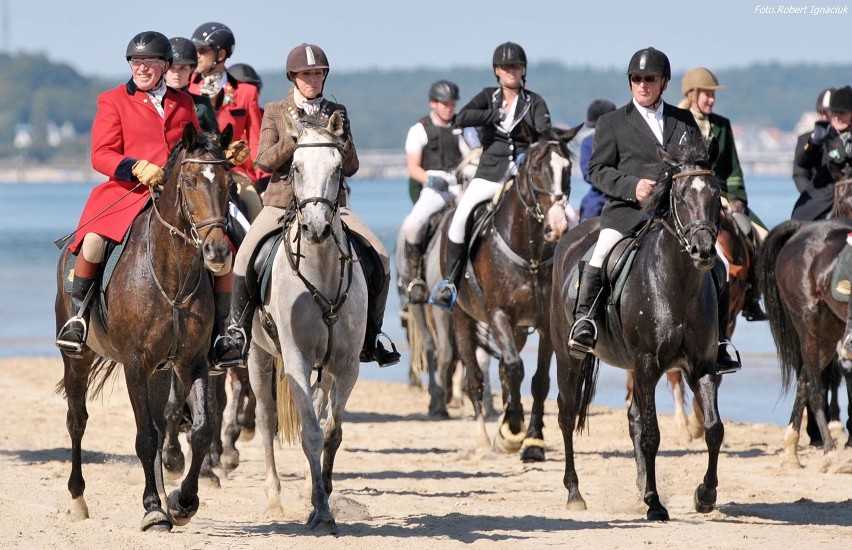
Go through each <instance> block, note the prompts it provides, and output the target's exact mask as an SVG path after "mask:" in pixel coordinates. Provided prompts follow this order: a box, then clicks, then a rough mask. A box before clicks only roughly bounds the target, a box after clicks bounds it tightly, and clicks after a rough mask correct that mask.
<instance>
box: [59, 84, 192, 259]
mask: <svg viewBox="0 0 852 550" xmlns="http://www.w3.org/2000/svg"><path fill="white" fill-rule="evenodd" d="M163 110H164V111H165V114H164V116H162V117H161V116H160V114H159V113H158V112H157V109H156V107H154V105H153V104H152V103H151V98H150V96H149V95H148V94H147V93H145V92H143V91H139V90H137V89H136V86H135V85H134V84H133V81H132V80H131V81H129V82H128V83H127V84H123V85H121V86H118V87H116V88H113V89H112V90H109V91H106V92H104V93H102V94H100V95H99V96H98V111H97V113H96V114H95V120H94V122H93V123H92V167H93V168H94V169H95V170H97V171H98V172H100V173H101V174H103V175H105V176H107V177H108V178H110V179H109V181H107V182H105V183H102V184H100V185H98V186H97V187H95V188H94V189H92V193H91V194H90V195H89V200H88V201H87V202H86V206H85V208H83V214H82V215H81V216H80V222H79V224H78V226H77V233H76V236H75V240H74V242H73V243H72V244H71V252H73V253H75V254H76V253H77V252H78V251H79V249H80V245H81V244H82V242H83V237H84V236H85V234H86V233H97V234H98V235H102V236H104V237H106V238H108V239H112V240H114V241H121V240H122V239H123V238H124V235H125V234H126V233H127V230H128V229H130V225H131V224H132V223H133V220H135V219H136V216H138V215H139V212H141V211H142V208H143V207H144V206H145V203H146V202H147V200H148V197H149V196H150V195H149V192H148V189H147V188H146V187H145V186H144V185H143V186H140V187H139V188H138V189H136V190H135V191H133V192H132V193H130V194H129V195H127V196H126V197H124V198H123V199H121V197H122V196H123V195H125V194H127V192H128V191H129V190H130V189H133V187H134V186H135V185H136V184H137V183H138V180H137V179H136V178H135V177H134V176H133V175H132V174H131V170H132V168H133V164H134V163H135V162H136V161H137V160H140V159H144V160H147V161H148V162H151V163H154V164H156V165H158V166H164V165H165V164H166V161H167V160H168V158H169V152H170V151H171V150H172V148H173V147H174V146H175V145H176V144H177V142H178V141H179V140H180V138H181V136H182V135H183V130H184V128H185V127H186V125H187V124H192V125H193V126H195V128H196V129H199V126H198V119H197V118H196V116H195V106H194V104H193V102H192V98H191V97H190V96H189V94H186V93H184V92H177V91H175V90H172V89H171V88H167V89H166V95H165V97H164V98H163ZM119 199H120V200H119ZM116 201H118V202H117V203H116V204H115V205H113V206H111V207H110V205H112V204H113V203H115V202H116ZM105 208H106V209H107V210H106V211H105V212H104V213H103V214H100V212H101V211H102V210H104V209H105ZM87 222H88V223H87Z"/></svg>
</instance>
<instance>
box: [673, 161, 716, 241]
mask: <svg viewBox="0 0 852 550" xmlns="http://www.w3.org/2000/svg"><path fill="white" fill-rule="evenodd" d="M712 175H713V170H707V169H699V170H686V171H684V172H678V173H676V174H674V175H673V176H672V181H674V180H678V179H681V178H689V177H694V176H712ZM674 196H675V194H674V193H672V192H671V190H670V191H669V210H670V211H671V213H672V218H674V230H671V228H669V227H668V225H666V228H668V229H669V231H671V232H672V233H673V234H674V236H675V237H677V239H678V241H680V243H681V244H682V245H683V247H684V249H685V250H686V251H687V252H688V251H689V247H690V239H691V238H692V235H693V234H695V233H696V232H697V231H701V230H706V231H709V232H710V234H711V235H712V236H713V240H715V239H716V235H717V234H718V233H719V229H718V227H716V224H714V223H712V222H709V221H707V220H693V221H691V222H689V223H687V224H685V225H684V223H683V222H682V221H681V219H680V215H678V213H677V208H675V203H674V201H675V198H674ZM664 225H665V223H664Z"/></svg>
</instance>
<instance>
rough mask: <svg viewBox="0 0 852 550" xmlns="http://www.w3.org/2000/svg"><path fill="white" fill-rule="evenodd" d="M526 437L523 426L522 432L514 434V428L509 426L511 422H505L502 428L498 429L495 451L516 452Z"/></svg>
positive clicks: (494, 444)
mask: <svg viewBox="0 0 852 550" xmlns="http://www.w3.org/2000/svg"><path fill="white" fill-rule="evenodd" d="M525 438H526V434H525V433H524V430H523V427H522V429H521V431H520V432H518V433H516V434H514V433H512V429H511V428H509V423H508V422H503V423H502V424H501V425H500V430H498V431H497V435H495V436H494V442H493V447H494V450H495V451H500V452H503V453H507V454H511V453H516V452H518V451H519V450H520V448H521V444H522V443H523V441H524V439H525Z"/></svg>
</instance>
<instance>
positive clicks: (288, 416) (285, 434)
mask: <svg viewBox="0 0 852 550" xmlns="http://www.w3.org/2000/svg"><path fill="white" fill-rule="evenodd" d="M275 371H276V372H278V383H277V385H276V387H275V394H276V398H277V399H276V408H277V409H278V437H279V438H280V439H281V441H282V442H285V443H287V444H288V445H295V444H296V443H299V441H301V439H302V420H301V418H300V417H299V410H298V409H297V408H296V402H295V401H294V400H293V394H291V393H290V377H289V376H287V374H286V373H285V372H284V365H283V364H282V361H281V359H279V358H276V359H275Z"/></svg>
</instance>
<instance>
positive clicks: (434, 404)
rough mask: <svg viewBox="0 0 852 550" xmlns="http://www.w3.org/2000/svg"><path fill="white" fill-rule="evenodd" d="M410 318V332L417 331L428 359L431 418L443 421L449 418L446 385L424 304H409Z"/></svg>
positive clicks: (418, 379)
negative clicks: (438, 368)
mask: <svg viewBox="0 0 852 550" xmlns="http://www.w3.org/2000/svg"><path fill="white" fill-rule="evenodd" d="M408 318H409V320H410V322H409V323H408V331H409V332H414V331H417V334H418V335H419V336H420V338H419V339H418V340H419V342H420V348H421V349H422V353H423V356H424V357H425V358H426V373H427V377H428V380H429V382H428V389H429V416H432V417H435V418H441V419H445V418H449V417H450V413H449V411H447V391H446V385H445V384H443V383H442V382H441V380H440V373H439V371H438V370H437V367H438V363H437V358H436V353H435V352H436V350H435V339H434V338H432V331H431V330H429V322H428V320H427V319H426V311H425V308H424V307H423V304H408ZM448 347H449V346H448ZM412 353H414V350H412ZM417 382H418V384H419V382H420V377H419V376H418V377H417ZM409 385H411V384H409Z"/></svg>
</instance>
